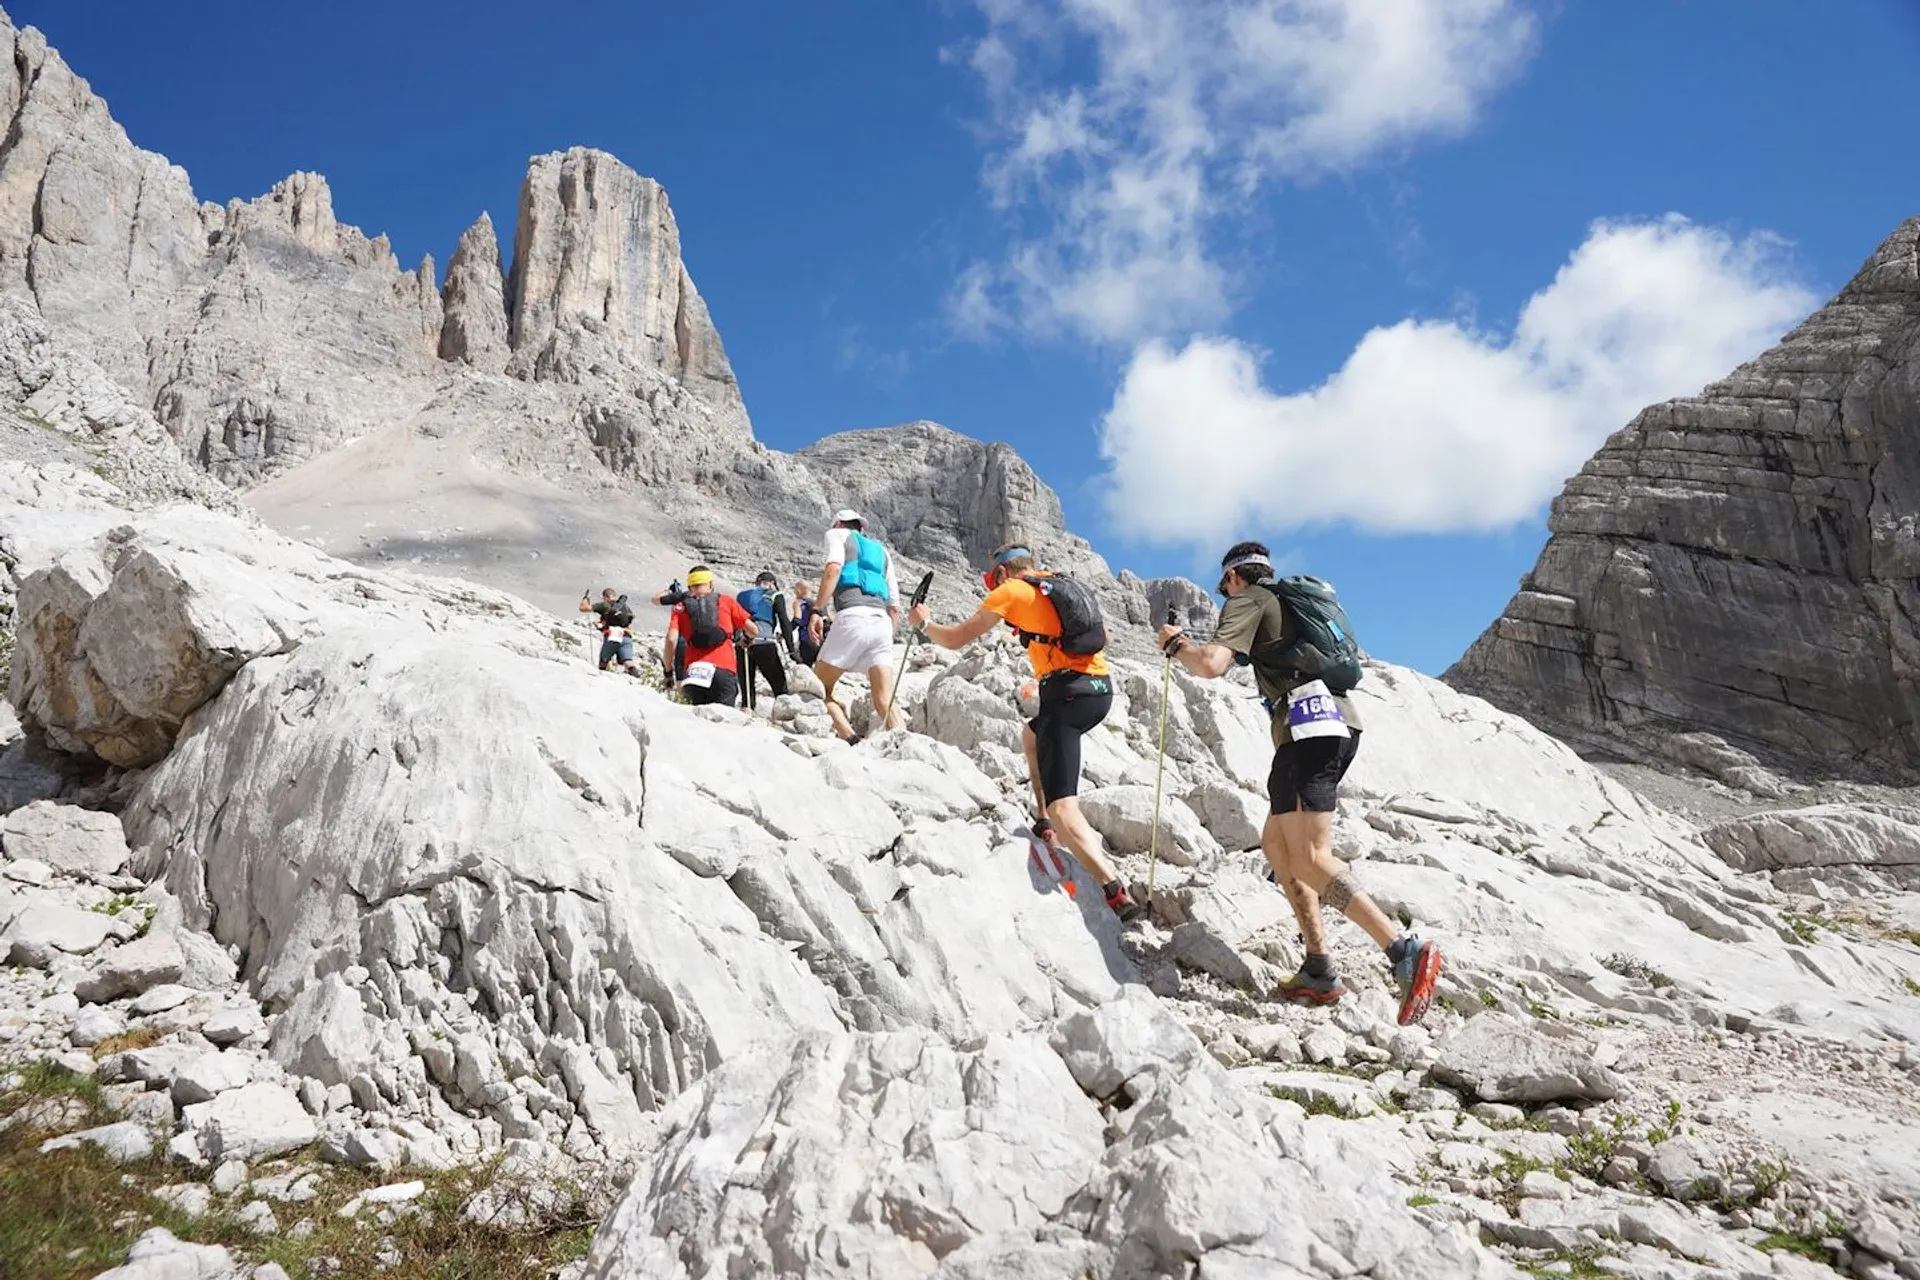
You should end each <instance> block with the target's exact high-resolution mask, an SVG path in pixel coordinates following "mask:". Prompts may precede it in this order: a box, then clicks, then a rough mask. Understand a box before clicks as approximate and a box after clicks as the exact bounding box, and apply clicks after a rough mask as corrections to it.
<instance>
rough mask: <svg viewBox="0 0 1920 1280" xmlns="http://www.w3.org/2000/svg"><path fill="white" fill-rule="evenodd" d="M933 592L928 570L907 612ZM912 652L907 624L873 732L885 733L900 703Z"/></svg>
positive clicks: (911, 635) (911, 640) (911, 639)
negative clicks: (890, 681)
mask: <svg viewBox="0 0 1920 1280" xmlns="http://www.w3.org/2000/svg"><path fill="white" fill-rule="evenodd" d="M931 590H933V571H932V570H931V569H929V570H928V571H927V574H926V576H925V577H923V578H921V579H920V585H919V586H917V587H915V588H914V589H913V599H911V600H909V601H908V602H907V612H909V613H911V612H913V611H914V610H915V609H917V608H918V607H920V606H921V605H923V604H925V603H926V601H927V592H929V591H931ZM912 652H913V624H912V623H908V624H907V646H906V648H904V649H902V650H901V651H900V664H899V665H898V666H896V667H895V668H894V669H893V688H891V689H889V690H887V709H886V710H885V711H882V712H881V713H880V726H879V728H877V729H876V730H874V732H876V733H885V732H886V730H887V720H888V718H889V717H891V716H892V715H893V704H894V703H896V702H898V701H900V682H901V681H902V680H904V679H905V678H906V675H907V655H908V654H910V653H912Z"/></svg>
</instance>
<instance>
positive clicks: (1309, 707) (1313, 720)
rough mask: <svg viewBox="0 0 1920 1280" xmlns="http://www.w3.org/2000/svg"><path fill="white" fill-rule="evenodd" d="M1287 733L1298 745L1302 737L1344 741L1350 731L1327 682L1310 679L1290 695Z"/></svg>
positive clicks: (1288, 699) (1288, 697)
mask: <svg viewBox="0 0 1920 1280" xmlns="http://www.w3.org/2000/svg"><path fill="white" fill-rule="evenodd" d="M1287 731H1288V732H1289V733H1291V734H1292V735H1293V740H1294V741H1295V742H1298V741H1300V740H1301V739H1302V738H1344V737H1346V736H1347V735H1348V734H1349V733H1350V732H1351V730H1349V729H1348V728H1347V722H1346V720H1345V719H1344V718H1342V717H1341V715H1340V704H1339V703H1337V702H1335V701H1334V700H1333V693H1332V692H1331V691H1330V690H1329V689H1328V688H1327V685H1326V682H1325V681H1324V680H1309V681H1307V683H1305V684H1303V685H1301V686H1300V687H1299V688H1298V689H1295V690H1294V691H1293V692H1292V693H1289V694H1288V695H1287Z"/></svg>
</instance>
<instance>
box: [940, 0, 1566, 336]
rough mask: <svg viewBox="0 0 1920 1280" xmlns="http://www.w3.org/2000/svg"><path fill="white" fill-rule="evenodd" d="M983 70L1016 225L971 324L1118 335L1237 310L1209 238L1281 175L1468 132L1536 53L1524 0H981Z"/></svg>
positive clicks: (975, 293) (996, 157)
mask: <svg viewBox="0 0 1920 1280" xmlns="http://www.w3.org/2000/svg"><path fill="white" fill-rule="evenodd" d="M975 3H976V4H977V5H978V7H979V8H980V10H981V11H982V13H983V14H984V16H985V17H986V19H987V30H986V34H985V35H984V36H983V37H982V38H981V39H980V40H979V41H978V42H977V43H976V44H975V45H973V46H972V48H971V49H970V50H969V51H968V57H967V62H968V65H969V66H970V67H971V68H972V69H973V70H974V72H975V73H976V74H977V75H978V76H979V77H980V80H981V82H982V84H983V85H984V87H985V90H986V95H987V101H988V104H989V109H990V111H991V115H992V129H993V136H994V137H995V139H996V143H995V147H996V149H995V150H994V151H993V153H992V156H991V158H990V159H989V162H988V164H987V168H986V172H985V175H984V181H985V183H986V187H987V190H988V192H989V193H990V195H991V196H992V197H993V199H994V201H995V203H996V204H997V205H998V206H999V207H1000V208H1001V209H1002V210H1004V211H1005V212H1006V213H1007V215H1008V216H1009V217H1010V218H1011V219H1013V220H1014V221H1015V222H1016V225H1017V226H1018V227H1019V230H1018V231H1017V232H1016V235H1015V243H1014V244H1013V247H1012V248H1011V249H1010V251H1009V252H1008V253H1007V254H1006V256H1005V258H1004V260H1002V261H997V262H993V263H975V264H972V265H971V266H970V267H969V268H968V269H967V270H966V271H965V273H964V274H963V275H962V277H961V280H960V282H959V285H958V287H957V288H956V290H955V292H954V295H953V299H952V305H953V310H954V313H955V319H956V322H957V324H958V325H959V327H961V328H962V330H963V331H969V332H975V333H977V332H979V331H981V326H982V325H983V324H986V325H988V326H989V327H1011V328H1020V329H1025V330H1029V331H1036V332H1043V333H1045V332H1059V331H1068V332H1073V333H1077V334H1081V335H1084V336H1087V337H1091V338H1093V339H1095V340H1097V341H1103V342H1129V341H1133V340H1136V339H1139V338H1141V337H1146V336H1152V335H1164V334H1169V333H1175V332H1183V331H1189V330H1191V329H1192V328H1193V327H1195V326H1212V325H1216V324H1218V323H1219V322H1220V321H1221V320H1223V319H1224V318H1225V317H1226V315H1227V314H1228V313H1229V312H1230V310H1231V309H1232V305H1233V302H1234V299H1233V297H1232V292H1233V290H1232V288H1231V278H1232V277H1231V273H1230V272H1229V271H1228V270H1227V269H1226V267H1224V266H1223V265H1222V263H1221V262H1220V260H1219V258H1220V254H1219V253H1218V252H1217V251H1216V249H1215V246H1214V244H1213V240H1214V238H1215V236H1216V234H1217V230H1218V227H1219V225H1220V224H1221V222H1222V221H1223V220H1224V219H1227V218H1230V217H1231V215H1232V214H1233V213H1234V212H1236V211H1237V210H1239V209H1241V208H1243V207H1244V204H1245V202H1246V201H1247V200H1248V199H1249V198H1250V197H1251V196H1252V195H1253V194H1254V193H1256V192H1257V191H1258V190H1259V189H1260V187H1261V186H1262V185H1263V184H1265V183H1268V182H1270V181H1276V180H1283V179H1298V178H1303V177H1307V176H1311V175H1313V174H1316V173H1322V172H1327V171H1337V170H1344V169H1349V168H1352V167H1355V166H1358V165H1361V164H1364V163H1366V162H1367V161H1369V160H1372V159H1374V158H1376V157H1377V156H1379V155H1380V154H1381V153H1382V152H1385V151H1389V150H1392V149H1394V148H1398V147H1404V146H1407V145H1410V144H1412V143H1415V142H1418V141H1421V140H1423V139H1426V138H1433V137H1445V136H1450V135H1454V134H1458V133H1460V132H1463V131H1464V130H1466V129H1467V128H1469V127H1470V126H1471V125H1472V124H1473V122H1474V119H1475V116H1476V115H1477V113H1478V111H1479V108H1480V106H1481V104H1482V103H1484V102H1485V101H1486V99H1487V98H1488V97H1490V96H1491V95H1492V94H1493V93H1494V92H1495V91H1497V90H1498V89H1499V88H1500V87H1501V86H1503V85H1504V84H1506V83H1507V82H1508V81H1509V80H1511V79H1512V77H1513V76H1514V75H1515V73H1516V72H1517V71H1518V70H1519V68H1520V67H1521V65H1522V64H1523V63H1524V62H1525V61H1526V59H1527V57H1528V56H1529V54H1530V53H1531V51H1532V48H1533V38H1534V24H1533V21H1532V18H1531V17H1530V16H1529V14H1528V13H1527V12H1526V10H1525V8H1524V7H1523V6H1524V0H975Z"/></svg>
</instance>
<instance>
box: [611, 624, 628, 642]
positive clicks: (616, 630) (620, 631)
mask: <svg viewBox="0 0 1920 1280" xmlns="http://www.w3.org/2000/svg"><path fill="white" fill-rule="evenodd" d="M626 638H627V629H626V628H625V627H608V628H607V639H608V640H609V641H619V640H625V639H626Z"/></svg>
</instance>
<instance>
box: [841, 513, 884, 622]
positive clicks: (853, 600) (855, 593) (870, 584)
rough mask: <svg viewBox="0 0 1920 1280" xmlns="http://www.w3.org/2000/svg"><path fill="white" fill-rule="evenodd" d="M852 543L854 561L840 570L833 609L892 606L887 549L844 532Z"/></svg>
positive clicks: (852, 531)
mask: <svg viewBox="0 0 1920 1280" xmlns="http://www.w3.org/2000/svg"><path fill="white" fill-rule="evenodd" d="M847 537H848V539H849V541H851V542H852V543H853V552H854V554H853V558H852V559H851V560H849V561H847V562H846V563H844V564H842V565H841V566H840V581H839V582H838V583H837V584H836V585H835V586H834V589H833V607H834V608H835V609H845V608H849V607H850V606H853V605H860V604H877V605H879V606H880V607H881V608H883V609H884V608H885V607H886V606H887V605H889V604H892V603H893V597H892V596H891V595H890V594H889V593H888V591H887V549H886V548H885V547H883V546H881V545H880V543H879V542H878V541H876V540H875V539H873V538H869V537H868V536H867V535H866V534H864V533H858V532H855V531H854V530H852V529H849V530H847Z"/></svg>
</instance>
